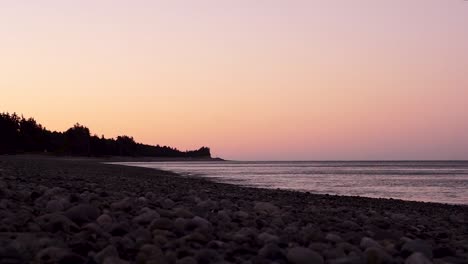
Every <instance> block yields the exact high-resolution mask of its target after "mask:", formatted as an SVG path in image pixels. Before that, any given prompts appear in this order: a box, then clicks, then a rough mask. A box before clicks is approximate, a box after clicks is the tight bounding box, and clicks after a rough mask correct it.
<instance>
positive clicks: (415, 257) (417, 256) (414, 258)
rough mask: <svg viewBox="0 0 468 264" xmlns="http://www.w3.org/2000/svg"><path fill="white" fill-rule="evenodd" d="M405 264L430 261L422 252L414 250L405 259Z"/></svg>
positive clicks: (421, 263) (420, 263) (418, 263)
mask: <svg viewBox="0 0 468 264" xmlns="http://www.w3.org/2000/svg"><path fill="white" fill-rule="evenodd" d="M405 264H432V262H431V261H430V260H429V259H428V258H427V257H426V256H425V255H424V254H422V253H420V252H416V253H413V254H411V256H409V257H408V258H407V259H406V260H405Z"/></svg>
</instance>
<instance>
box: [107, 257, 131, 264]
mask: <svg viewBox="0 0 468 264" xmlns="http://www.w3.org/2000/svg"><path fill="white" fill-rule="evenodd" d="M102 264H129V262H128V261H125V260H123V259H120V258H119V257H107V258H106V259H105V260H104V262H103V263H102Z"/></svg>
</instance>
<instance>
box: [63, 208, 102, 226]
mask: <svg viewBox="0 0 468 264" xmlns="http://www.w3.org/2000/svg"><path fill="white" fill-rule="evenodd" d="M100 213H101V212H100V211H99V209H98V208H97V207H95V206H93V205H90V204H79V205H75V206H73V207H71V208H70V209H68V210H67V211H66V212H65V215H66V216H67V217H68V218H69V219H70V220H72V221H73V222H75V223H77V224H83V223H89V222H92V221H94V220H96V218H98V217H99V215H100Z"/></svg>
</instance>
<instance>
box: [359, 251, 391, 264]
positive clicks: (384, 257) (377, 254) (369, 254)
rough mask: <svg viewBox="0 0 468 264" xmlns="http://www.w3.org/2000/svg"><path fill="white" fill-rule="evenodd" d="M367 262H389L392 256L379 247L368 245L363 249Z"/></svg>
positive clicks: (383, 263) (379, 263)
mask: <svg viewBox="0 0 468 264" xmlns="http://www.w3.org/2000/svg"><path fill="white" fill-rule="evenodd" d="M364 256H365V258H366V261H367V263H375V264H387V263H388V264H390V263H392V257H391V256H390V255H389V254H388V253H387V252H385V251H384V250H383V249H382V248H381V247H369V248H367V249H366V250H365V251H364Z"/></svg>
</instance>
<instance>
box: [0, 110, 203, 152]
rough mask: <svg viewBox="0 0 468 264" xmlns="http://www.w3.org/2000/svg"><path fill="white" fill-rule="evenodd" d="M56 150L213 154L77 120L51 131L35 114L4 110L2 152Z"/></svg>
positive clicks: (0, 120) (0, 138)
mask: <svg viewBox="0 0 468 264" xmlns="http://www.w3.org/2000/svg"><path fill="white" fill-rule="evenodd" d="M44 152H47V153H52V154H56V155H74V156H134V157H135V156H138V157H142V156H144V157H164V158H166V157H167V158H210V157H211V153H210V148H208V147H201V148H200V149H197V150H189V151H180V150H178V149H177V148H173V147H169V146H160V145H156V146H153V145H147V144H143V143H138V142H135V140H134V139H133V137H131V136H127V135H122V136H118V137H117V138H115V139H114V138H105V137H104V135H102V136H101V137H99V136H97V135H91V132H90V130H89V128H87V127H86V126H83V125H80V124H79V123H76V124H75V125H73V127H71V128H69V129H68V130H66V131H64V132H57V131H50V130H47V129H46V128H45V127H44V126H42V125H41V124H39V123H38V122H37V121H36V120H35V119H34V118H32V117H30V118H25V117H24V116H19V115H18V114H16V113H13V114H9V113H1V114H0V154H22V153H44Z"/></svg>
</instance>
